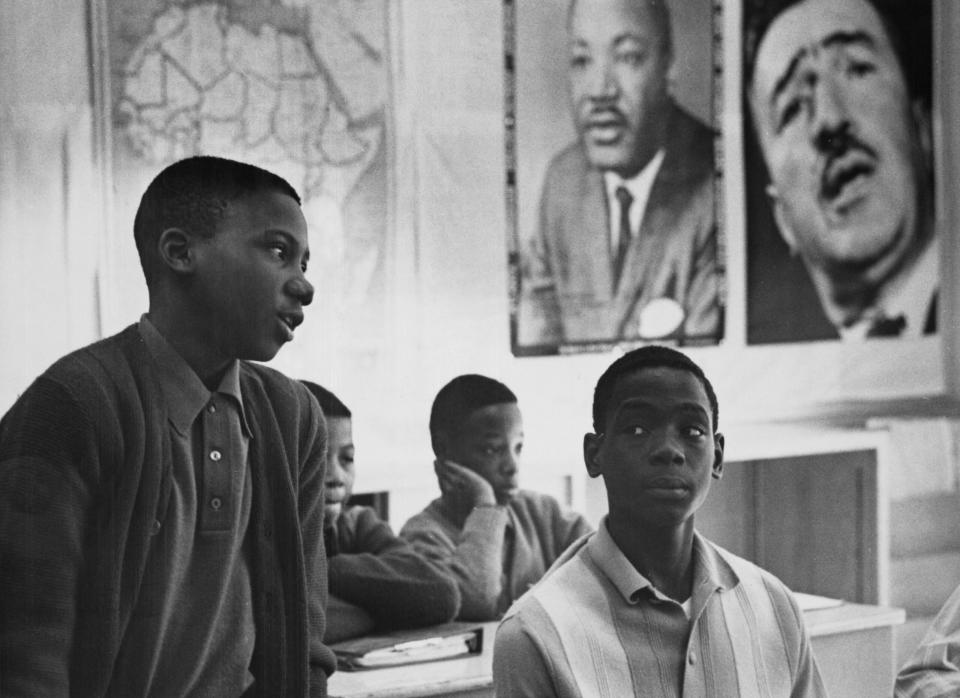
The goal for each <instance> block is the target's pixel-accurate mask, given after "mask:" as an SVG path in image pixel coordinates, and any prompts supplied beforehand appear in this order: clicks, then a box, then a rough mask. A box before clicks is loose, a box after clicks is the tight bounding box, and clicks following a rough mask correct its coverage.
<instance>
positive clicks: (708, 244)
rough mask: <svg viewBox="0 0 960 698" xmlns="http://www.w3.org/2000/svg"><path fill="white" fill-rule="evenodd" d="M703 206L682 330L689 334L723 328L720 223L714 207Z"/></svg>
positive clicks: (706, 333) (705, 333)
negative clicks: (714, 212) (718, 228)
mask: <svg viewBox="0 0 960 698" xmlns="http://www.w3.org/2000/svg"><path fill="white" fill-rule="evenodd" d="M703 198H705V197H701V199H703ZM711 200H712V199H711ZM700 208H701V209H703V214H702V216H701V217H700V218H701V220H700V221H699V229H698V231H697V236H696V239H695V242H694V247H693V250H692V253H693V259H692V261H691V265H690V274H691V276H690V278H689V280H688V286H687V292H686V302H685V303H684V305H685V306H686V308H685V309H686V320H685V321H684V324H683V334H684V335H685V336H687V337H714V336H716V335H717V333H718V332H719V331H720V296H719V288H718V281H717V279H718V274H719V272H718V265H717V253H718V252H717V225H716V223H715V221H714V220H713V209H712V208H707V207H705V206H703V205H702V204H701V205H700Z"/></svg>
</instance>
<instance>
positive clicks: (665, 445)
mask: <svg viewBox="0 0 960 698" xmlns="http://www.w3.org/2000/svg"><path fill="white" fill-rule="evenodd" d="M652 459H653V462H654V463H656V464H657V465H682V464H683V462H684V460H685V457H684V455H683V449H682V448H681V447H680V445H679V444H678V443H677V440H676V439H675V438H674V437H672V436H670V435H664V437H663V438H661V439H660V441H659V443H657V445H656V447H655V448H654V451H653V457H652Z"/></svg>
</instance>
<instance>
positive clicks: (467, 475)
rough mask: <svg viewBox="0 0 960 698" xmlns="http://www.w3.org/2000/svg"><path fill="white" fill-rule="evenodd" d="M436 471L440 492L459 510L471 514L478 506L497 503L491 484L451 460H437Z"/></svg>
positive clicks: (435, 463)
mask: <svg viewBox="0 0 960 698" xmlns="http://www.w3.org/2000/svg"><path fill="white" fill-rule="evenodd" d="M434 470H435V471H436V473H437V481H438V482H439V483H440V492H442V493H443V496H444V497H446V498H447V499H448V501H449V502H451V503H452V504H453V505H454V506H456V508H457V509H459V510H461V511H466V512H469V510H470V509H473V508H474V507H477V506H481V505H495V504H496V503H497V498H496V496H495V495H494V492H493V487H491V486H490V483H489V482H487V481H486V480H485V479H484V478H482V477H481V476H479V475H477V474H476V473H475V472H473V471H472V470H470V469H469V468H465V467H464V466H462V465H460V464H458V463H454V462H453V461H451V460H436V461H434Z"/></svg>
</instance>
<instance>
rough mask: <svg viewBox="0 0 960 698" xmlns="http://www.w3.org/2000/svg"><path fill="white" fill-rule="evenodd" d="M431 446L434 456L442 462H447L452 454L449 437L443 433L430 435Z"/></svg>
mask: <svg viewBox="0 0 960 698" xmlns="http://www.w3.org/2000/svg"><path fill="white" fill-rule="evenodd" d="M430 445H431V446H433V455H435V456H436V457H437V458H438V459H440V460H446V458H447V456H448V454H449V453H450V441H449V437H447V435H446V434H445V433H443V432H442V431H438V432H437V433H435V434H431V435H430Z"/></svg>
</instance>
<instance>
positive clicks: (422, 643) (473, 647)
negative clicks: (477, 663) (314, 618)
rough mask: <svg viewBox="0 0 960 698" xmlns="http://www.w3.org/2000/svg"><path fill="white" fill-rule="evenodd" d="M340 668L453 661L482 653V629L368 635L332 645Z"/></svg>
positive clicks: (459, 626) (458, 625)
mask: <svg viewBox="0 0 960 698" xmlns="http://www.w3.org/2000/svg"><path fill="white" fill-rule="evenodd" d="M330 649H332V650H333V652H334V654H335V655H336V656H337V668H338V669H340V670H343V671H359V670H363V669H377V668H380V667H390V666H402V665H406V664H417V663H420V662H435V661H438V660H441V659H454V658H456V657H464V656H467V655H471V654H480V653H481V652H482V651H483V627H482V626H481V625H477V624H475V623H463V622H453V623H444V624H442V625H432V626H429V627H426V628H417V629H414V630H396V631H393V632H388V633H378V634H375V635H365V636H364V637H359V638H356V639H355V640H344V641H343V642H337V643H335V644H333V645H330Z"/></svg>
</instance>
